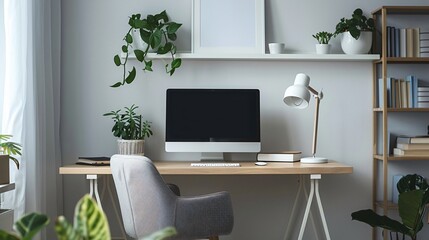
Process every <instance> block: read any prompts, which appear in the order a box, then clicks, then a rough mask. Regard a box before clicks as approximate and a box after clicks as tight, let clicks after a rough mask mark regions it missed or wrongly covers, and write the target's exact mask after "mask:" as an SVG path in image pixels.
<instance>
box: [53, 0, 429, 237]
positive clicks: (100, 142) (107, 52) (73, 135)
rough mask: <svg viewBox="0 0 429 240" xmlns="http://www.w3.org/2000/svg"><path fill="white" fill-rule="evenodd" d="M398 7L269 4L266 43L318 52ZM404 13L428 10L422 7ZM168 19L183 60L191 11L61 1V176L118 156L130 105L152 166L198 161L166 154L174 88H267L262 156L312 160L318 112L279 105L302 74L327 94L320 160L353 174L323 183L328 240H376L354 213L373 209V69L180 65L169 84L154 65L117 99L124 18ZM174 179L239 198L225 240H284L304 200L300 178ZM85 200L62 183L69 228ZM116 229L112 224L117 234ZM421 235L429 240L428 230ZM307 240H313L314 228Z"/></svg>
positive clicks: (180, 5)
mask: <svg viewBox="0 0 429 240" xmlns="http://www.w3.org/2000/svg"><path fill="white" fill-rule="evenodd" d="M395 4H401V5H403V4H402V3H401V1H399V0H395V1H393V0H390V1H389V0H385V1H382V0H377V1H368V0H367V1H352V0H345V1H334V0H327V1H317V0H311V1H297V0H296V1H291V0H290V1H282V0H266V11H265V13H266V42H267V43H268V42H285V43H286V45H287V49H288V52H299V53H303V52H314V51H315V50H314V44H315V40H314V39H313V38H312V37H311V34H314V33H315V32H318V31H322V30H326V31H334V28H335V24H336V23H337V22H338V20H339V19H340V18H341V17H345V16H346V17H348V16H349V15H350V14H351V12H352V11H353V10H354V9H355V8H357V7H361V8H362V9H363V10H364V12H365V13H366V14H368V13H369V12H370V11H371V10H373V9H375V8H377V7H379V6H382V5H395ZM407 4H408V5H412V4H416V5H419V4H427V2H425V3H422V1H418V0H414V1H409V2H408V3H407ZM164 9H166V10H167V12H168V13H169V15H170V17H171V18H172V19H173V20H174V21H177V22H182V23H183V27H182V30H181V32H180V33H179V38H180V41H179V42H178V45H179V49H181V50H185V51H186V50H188V51H189V50H190V39H191V28H190V26H191V0H186V1H184V0H182V1H173V0H165V1H155V0H146V1H133V0H123V1H102V0H92V1H86V0H75V1H63V3H62V63H61V64H62V89H61V138H62V139H61V140H62V154H63V156H62V157H63V165H66V164H73V163H74V162H75V160H76V159H77V157H78V156H90V155H111V154H114V153H115V151H116V147H115V139H114V137H113V136H112V135H111V133H110V129H111V126H112V122H111V120H110V119H108V118H105V117H102V114H103V113H105V112H108V111H110V110H117V109H119V108H122V107H124V106H130V105H131V104H133V103H135V104H137V105H139V106H140V109H141V110H144V117H145V118H146V119H148V120H150V121H152V122H153V128H154V129H153V130H154V132H155V135H154V136H153V137H151V138H150V139H149V140H148V141H147V146H146V152H147V154H146V155H147V156H149V157H151V158H152V159H155V160H156V159H162V160H182V159H186V160H195V159H198V155H197V154H174V153H165V151H164V124H165V120H164V118H165V90H166V89H167V88H171V87H213V88H259V89H260V91H261V115H262V119H261V121H262V126H261V128H262V141H263V143H262V149H263V151H278V150H292V149H297V150H302V151H303V153H304V155H308V154H310V152H311V139H312V123H313V106H314V105H311V106H310V107H309V108H308V109H307V110H304V111H299V110H294V109H291V108H288V107H286V105H284V104H283V102H282V97H283V93H284V90H285V88H286V87H287V86H289V85H291V84H292V83H293V80H294V77H295V75H296V73H298V72H304V73H307V74H308V75H310V77H311V78H312V86H313V87H314V88H316V89H321V88H323V91H324V93H325V98H324V99H323V101H322V103H321V109H320V125H319V127H320V128H319V129H320V130H319V144H318V153H319V155H320V156H325V157H328V158H329V159H333V160H336V161H340V162H344V163H346V164H349V165H352V166H353V167H354V173H353V174H351V175H336V176H326V177H324V178H323V179H322V183H321V184H322V185H321V197H322V201H323V202H324V204H325V205H324V207H325V212H326V214H327V221H328V224H329V228H330V230H331V236H332V239H350V240H353V239H356V240H358V239H359V240H360V239H370V236H371V235H370V234H371V229H370V227H368V226H366V225H364V224H361V223H358V222H352V221H351V217H350V213H351V212H353V211H356V210H359V209H363V208H371V192H372V159H371V155H372V111H371V108H372V99H371V98H372V90H371V88H372V85H371V84H372V65H371V63H369V62H366V63H356V62H330V63H321V62H291V61H285V62H278V61H193V60H184V62H183V65H182V67H181V68H180V69H178V71H177V72H176V73H175V74H174V76H172V77H169V76H167V75H166V74H165V73H164V69H163V63H162V62H161V61H156V62H154V64H156V65H157V67H156V69H155V72H153V73H148V74H143V73H142V71H138V77H137V79H136V81H135V83H133V84H132V85H131V86H125V87H121V88H119V89H112V88H110V87H109V85H111V84H113V83H115V82H117V81H119V80H120V77H121V74H122V73H121V69H119V68H117V67H116V66H115V65H114V63H113V56H114V55H115V54H117V53H119V51H120V46H121V45H122V42H121V40H122V38H123V35H124V33H125V32H126V30H127V29H128V26H127V18H128V16H130V15H131V14H133V13H142V14H143V15H146V14H152V13H156V12H159V11H161V10H164ZM334 44H335V46H334V51H335V52H339V51H340V50H339V46H338V41H337V40H336V41H334ZM138 69H141V67H139V68H138ZM420 124H423V123H420ZM243 157H245V158H247V159H254V158H255V155H251V154H249V155H245V156H241V155H240V156H239V155H231V158H233V159H237V158H243ZM419 166H427V165H419ZM413 170H414V169H413V168H411V169H410V171H413ZM166 180H167V181H170V182H175V183H177V184H178V185H179V186H180V187H181V189H182V192H183V194H184V195H190V194H202V193H208V192H213V191H217V190H227V191H229V192H230V193H231V194H232V198H233V203H234V213H235V227H234V231H233V233H232V234H231V235H230V236H227V237H223V238H222V239H255V240H257V239H274V240H276V239H281V237H282V236H283V234H284V231H285V228H286V227H285V226H286V224H287V222H288V215H289V214H290V211H291V207H292V203H293V200H294V196H295V192H296V189H297V177H296V176H224V177H219V176H213V177H210V176H206V177H201V176H200V177H190V176H188V177H167V178H166ZM87 191H88V183H87V181H86V180H85V179H84V177H83V176H65V177H64V208H65V214H66V216H68V217H69V218H71V216H72V213H73V207H74V205H75V203H76V202H77V200H78V199H79V198H80V197H81V196H82V195H83V194H84V193H85V192H87ZM105 209H109V208H107V207H105ZM316 217H317V215H316ZM296 221H297V220H296ZM297 224H299V221H297ZM114 225H116V223H114V222H111V226H113V227H112V228H114V231H115V232H116V230H117V228H116V227H114ZM425 231H426V233H427V232H428V231H427V227H426V226H425ZM304 239H316V238H315V236H314V234H313V230H312V228H311V225H308V227H307V231H306V234H305V237H304Z"/></svg>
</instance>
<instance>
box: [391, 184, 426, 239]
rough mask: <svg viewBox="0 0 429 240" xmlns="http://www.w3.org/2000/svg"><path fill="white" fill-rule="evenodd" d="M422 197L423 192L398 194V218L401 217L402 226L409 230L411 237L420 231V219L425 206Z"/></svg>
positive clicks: (414, 191)
mask: <svg viewBox="0 0 429 240" xmlns="http://www.w3.org/2000/svg"><path fill="white" fill-rule="evenodd" d="M424 195H425V191H424V190H413V191H408V192H403V193H401V194H399V200H398V207H399V216H401V219H402V222H403V224H404V225H405V226H407V227H408V228H409V229H410V232H411V235H413V236H415V234H417V232H418V231H420V230H421V226H422V217H423V213H424V209H425V206H426V204H425V203H424V201H423V199H424ZM419 228H420V229H419Z"/></svg>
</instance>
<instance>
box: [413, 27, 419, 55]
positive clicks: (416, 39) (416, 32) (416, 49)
mask: <svg viewBox="0 0 429 240" xmlns="http://www.w3.org/2000/svg"><path fill="white" fill-rule="evenodd" d="M413 34H414V39H413V40H414V42H413V51H414V57H420V28H414V29H413Z"/></svg>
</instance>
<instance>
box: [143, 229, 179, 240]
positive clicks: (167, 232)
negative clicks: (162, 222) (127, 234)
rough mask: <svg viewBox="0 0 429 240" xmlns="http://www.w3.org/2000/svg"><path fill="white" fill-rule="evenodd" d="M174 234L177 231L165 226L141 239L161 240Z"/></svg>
mask: <svg viewBox="0 0 429 240" xmlns="http://www.w3.org/2000/svg"><path fill="white" fill-rule="evenodd" d="M176 234H177V231H176V229H175V228H174V227H166V228H163V229H161V230H159V231H157V232H154V233H152V234H151V235H150V236H147V237H145V238H143V240H163V239H166V238H169V237H172V236H175V235H176Z"/></svg>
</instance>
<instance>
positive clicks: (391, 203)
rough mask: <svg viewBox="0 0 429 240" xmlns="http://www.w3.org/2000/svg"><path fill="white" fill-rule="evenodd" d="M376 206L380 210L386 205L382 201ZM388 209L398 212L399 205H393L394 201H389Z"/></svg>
mask: <svg viewBox="0 0 429 240" xmlns="http://www.w3.org/2000/svg"><path fill="white" fill-rule="evenodd" d="M375 205H376V206H377V207H379V208H383V207H384V203H383V202H382V201H377V202H376V203H375ZM387 209H388V210H398V204H396V203H393V202H392V201H387Z"/></svg>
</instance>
